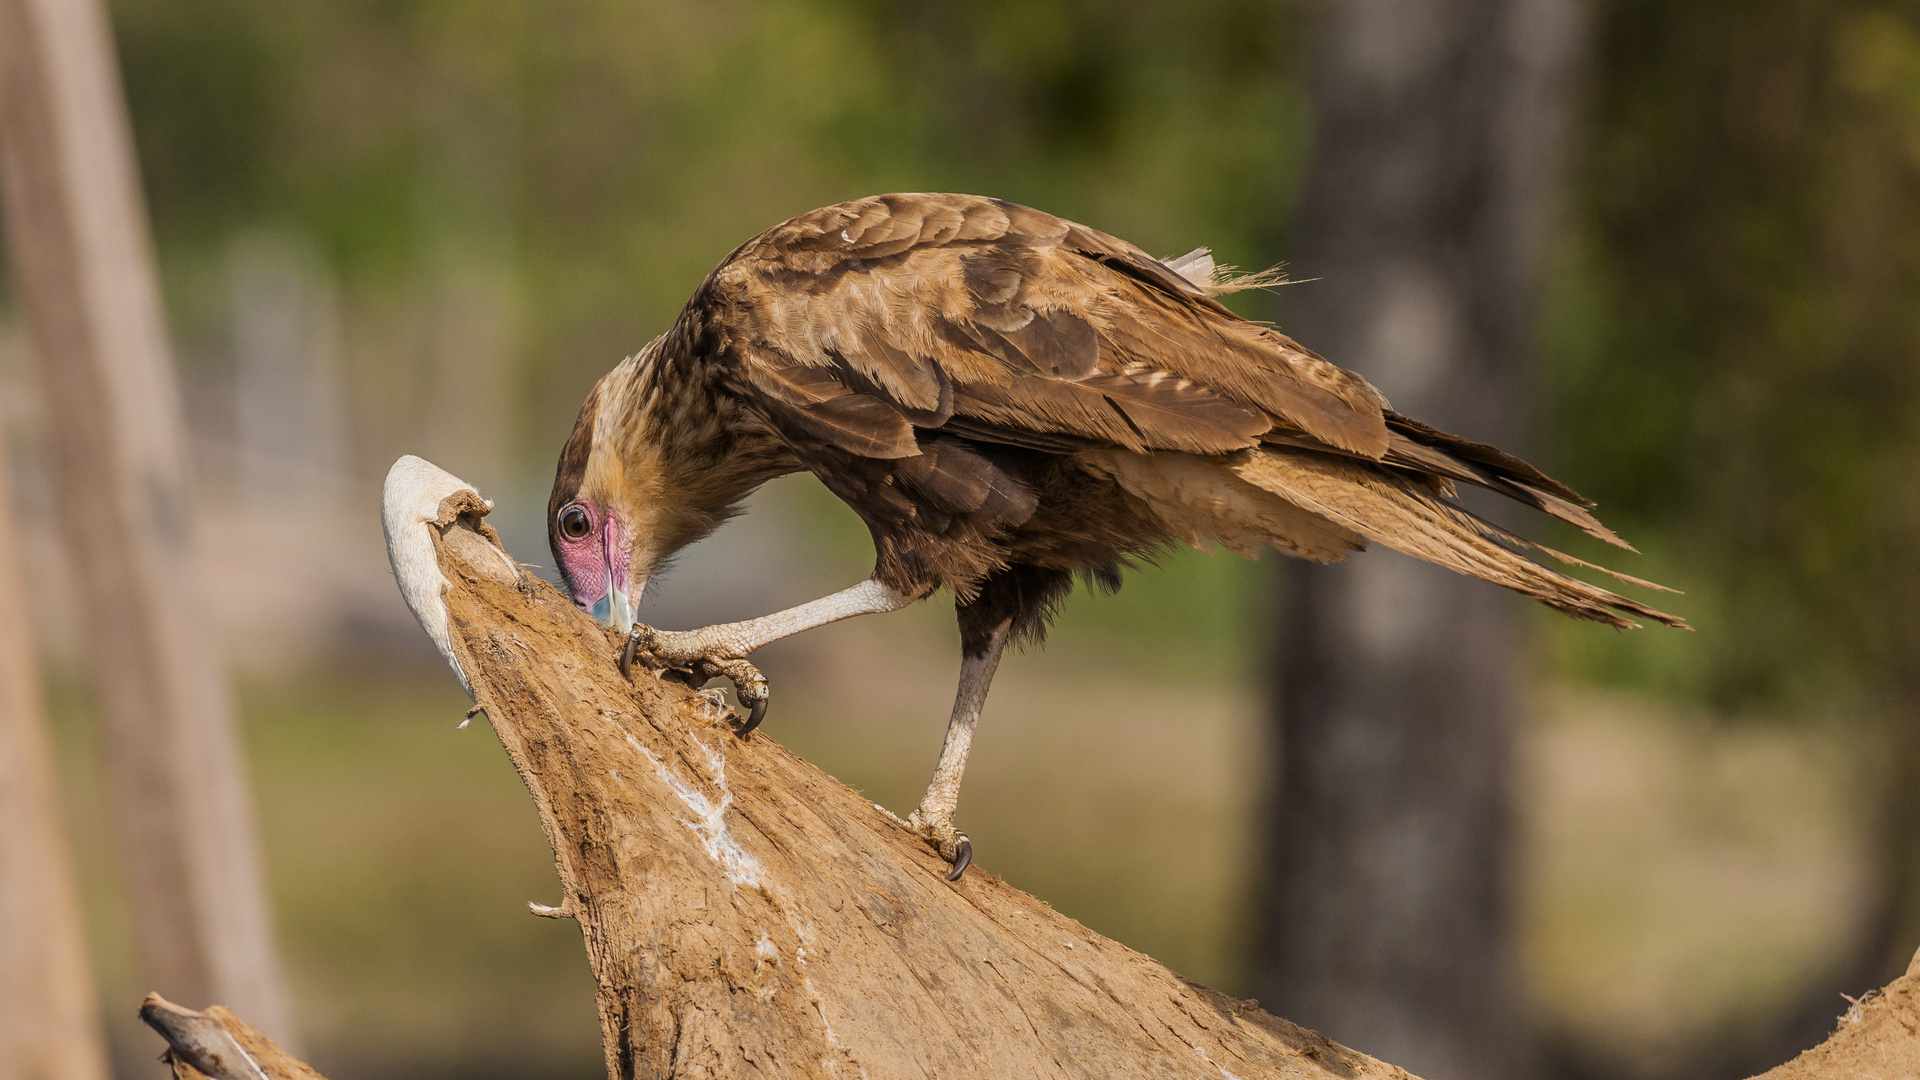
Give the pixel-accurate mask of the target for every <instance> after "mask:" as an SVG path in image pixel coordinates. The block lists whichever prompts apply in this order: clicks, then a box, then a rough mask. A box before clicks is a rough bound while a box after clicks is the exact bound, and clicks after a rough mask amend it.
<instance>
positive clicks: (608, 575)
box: [551, 497, 644, 631]
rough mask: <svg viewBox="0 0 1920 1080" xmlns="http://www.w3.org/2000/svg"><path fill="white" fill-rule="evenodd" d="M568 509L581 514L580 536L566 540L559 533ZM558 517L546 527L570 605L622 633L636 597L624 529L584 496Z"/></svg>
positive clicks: (627, 625) (563, 532)
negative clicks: (583, 530)
mask: <svg viewBox="0 0 1920 1080" xmlns="http://www.w3.org/2000/svg"><path fill="white" fill-rule="evenodd" d="M572 508H578V509H579V510H581V511H584V512H585V513H586V515H587V518H588V529H587V532H586V535H584V536H580V537H577V538H576V537H570V536H568V535H567V534H566V532H565V531H564V530H563V529H562V528H561V520H563V519H564V516H565V515H566V514H567V513H568V512H569V510H570V509H572ZM560 514H561V515H562V518H561V519H556V520H555V521H554V522H553V523H552V524H551V535H552V537H553V547H554V557H555V558H556V559H558V560H559V563H560V574H561V576H562V577H564V578H565V579H566V582H567V589H568V591H569V592H571V593H572V594H573V602H574V603H576V604H578V605H580V607H581V608H582V609H584V610H585V611H587V612H588V613H589V614H591V615H593V617H594V618H596V619H599V620H600V621H601V622H603V623H605V624H607V625H608V626H613V627H616V628H618V629H620V630H622V631H624V630H626V629H628V628H629V627H631V626H632V625H633V608H634V605H635V604H637V603H638V602H639V599H640V597H639V596H638V594H637V590H635V589H634V588H633V586H632V584H631V582H630V581H629V575H630V574H631V572H632V567H631V563H630V559H631V555H630V552H629V550H628V547H627V537H626V529H625V528H624V527H622V526H621V524H620V519H619V518H618V517H616V516H614V515H612V514H608V513H606V512H605V511H603V510H601V509H600V507H599V506H597V505H595V504H594V503H593V501H592V500H591V499H587V498H584V497H583V498H579V499H575V500H574V501H573V502H572V503H569V504H568V506H566V507H562V508H561V510H560ZM643 587H644V583H643Z"/></svg>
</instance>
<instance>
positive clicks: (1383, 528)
mask: <svg viewBox="0 0 1920 1080" xmlns="http://www.w3.org/2000/svg"><path fill="white" fill-rule="evenodd" d="M1230 468H1231V471H1232V472H1233V474H1234V475H1235V476H1237V477H1238V478H1239V479H1241V480H1243V481H1245V482H1247V483H1249V484H1252V485H1254V486H1255V487H1258V488H1260V489H1261V490H1263V491H1267V492H1271V493H1272V494H1274V495H1276V496H1279V498H1280V499H1282V500H1284V501H1285V502H1288V503H1291V504H1293V505H1294V506H1296V507H1299V508H1301V509H1303V510H1307V511H1311V512H1312V514H1314V515H1317V516H1319V517H1321V518H1324V519H1326V520H1327V521H1329V522H1331V523H1332V524H1333V525H1334V526H1336V527H1338V528H1339V529H1340V530H1342V531H1345V532H1349V533H1352V534H1354V535H1356V536H1359V537H1362V538H1364V539H1366V540H1372V541H1377V542H1379V543H1381V544H1384V545H1386V546H1387V547H1390V548H1392V549H1394V550H1395V551H1400V552H1404V553H1405V554H1408V555H1412V556H1414V557H1415V558H1418V559H1424V560H1426V561H1428V562H1431V563H1435V564H1437V565H1440V566H1444V567H1446V568H1447V569H1449V570H1454V571H1457V572H1459V573H1462V574H1467V575H1469V576H1472V577H1477V578H1480V579H1482V580H1484V581H1490V582H1493V583H1494V584H1496V585H1502V586H1505V587H1506V588H1509V589H1512V590H1514V591H1515V592H1518V593H1521V594H1523V595H1525V596H1529V597H1532V598H1533V599H1535V600H1538V601H1540V602H1541V603H1543V604H1546V605H1547V606H1548V607H1551V608H1554V609H1556V610H1559V611H1562V612H1565V613H1566V614H1568V615H1572V616H1574V617H1575V618H1580V619H1590V620H1592V621H1594V622H1600V623H1606V624H1607V625H1609V626H1614V627H1618V628H1620V629H1627V628H1630V627H1634V626H1638V625H1639V624H1638V623H1636V622H1634V621H1633V620H1632V619H1630V618H1627V617H1626V615H1633V616H1638V617H1640V618H1643V619H1648V620H1651V621H1653V622H1658V623H1664V624H1665V625H1667V626H1674V627H1681V628H1686V626H1687V624H1686V623H1685V622H1684V621H1683V620H1681V619H1679V618H1677V617H1675V616H1673V615H1669V614H1667V613H1666V612H1664V611H1660V610H1658V609H1656V608H1652V607H1648V606H1647V605H1645V604H1642V603H1640V602H1638V601H1636V600H1631V599H1628V598H1627V597H1624V596H1620V595H1618V594H1616V593H1612V592H1609V591H1607V590H1606V589H1602V588H1600V587H1598V586H1596V585H1590V584H1588V583H1587V582H1584V581H1581V580H1579V579H1578V578H1573V577H1569V576H1567V575H1566V574H1562V573H1560V572H1559V571H1557V570H1552V569H1549V568H1548V567H1545V566H1542V565H1540V564H1539V563H1536V562H1534V561H1532V560H1531V559H1528V558H1526V557H1524V556H1522V555H1520V554H1518V553H1516V552H1514V551H1512V550H1509V549H1508V548H1506V547H1504V546H1502V542H1506V543H1515V544H1520V545H1525V546H1528V547H1534V548H1537V549H1538V550H1541V551H1544V552H1546V553H1547V554H1549V555H1554V556H1555V557H1558V558H1561V559H1562V560H1563V561H1566V562H1569V563H1573V564H1575V565H1582V566H1585V565H1590V564H1586V563H1581V562H1580V561H1579V560H1576V559H1572V558H1569V557H1566V556H1561V555H1560V554H1559V553H1558V552H1554V551H1552V550H1550V549H1547V548H1543V547H1540V546H1539V545H1536V544H1531V543H1529V542H1528V541H1525V540H1522V539H1521V538H1519V537H1516V536H1514V535H1513V534H1512V533H1509V532H1507V531H1506V530H1504V529H1501V528H1499V527H1498V526H1496V525H1493V524H1492V523H1490V522H1487V521H1484V520H1482V519H1480V518H1478V517H1476V516H1474V515H1473V514H1471V513H1468V512H1467V511H1465V510H1463V509H1461V508H1459V507H1457V506H1454V505H1452V504H1450V503H1447V502H1444V501H1442V500H1441V499H1439V498H1438V497H1436V496H1435V495H1433V494H1431V493H1430V492H1429V491H1424V490H1422V489H1421V485H1420V484H1419V483H1418V482H1417V481H1415V480H1412V479H1410V478H1408V477H1405V476H1403V475H1400V474H1398V473H1396V472H1393V471H1390V470H1388V469H1385V468H1382V467H1380V466H1378V465H1374V464H1370V463H1363V462H1360V461H1356V460H1353V459H1350V458H1347V457H1342V456H1338V455H1333V454H1327V453H1311V452H1308V453H1302V452H1297V451H1289V450H1284V449H1274V450H1263V451H1254V452H1251V453H1248V454H1245V455H1240V456H1236V458H1235V459H1234V460H1233V462H1232V464H1231V466H1230ZM1123 482H1124V481H1123ZM1528 487H1529V488H1531V487H1532V485H1528ZM1536 490H1537V489H1536ZM1615 576H1617V577H1620V578H1621V579H1622V580H1624V581H1629V582H1633V583H1635V584H1640V585H1650V584H1651V583H1649V582H1641V581H1638V580H1637V579H1633V578H1628V577H1626V576H1625V575H1615ZM1654 587H1655V588H1658V586H1654ZM1622 612H1624V613H1625V615H1623V614H1621V613H1622Z"/></svg>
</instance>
